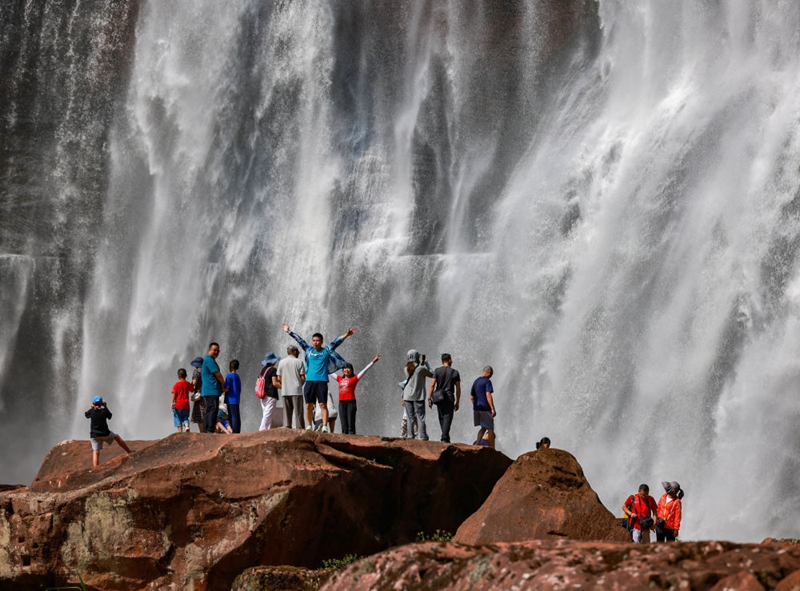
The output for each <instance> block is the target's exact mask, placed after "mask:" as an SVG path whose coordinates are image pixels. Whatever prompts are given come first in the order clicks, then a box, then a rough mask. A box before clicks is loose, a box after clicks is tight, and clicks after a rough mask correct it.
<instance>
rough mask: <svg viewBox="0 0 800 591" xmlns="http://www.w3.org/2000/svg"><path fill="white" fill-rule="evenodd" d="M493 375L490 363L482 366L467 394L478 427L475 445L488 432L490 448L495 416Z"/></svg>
mask: <svg viewBox="0 0 800 591" xmlns="http://www.w3.org/2000/svg"><path fill="white" fill-rule="evenodd" d="M493 375H494V370H493V369H492V366H491V365H487V366H486V367H484V368H483V373H482V374H481V377H479V378H478V379H477V380H475V381H474V382H473V383H472V390H471V391H470V395H469V398H470V400H471V401H472V410H473V414H474V418H475V426H476V427H480V430H479V431H478V438H477V439H476V440H475V445H480V443H481V439H483V434H484V433H487V432H488V436H489V447H491V448H492V449H494V417H495V416H497V413H496V412H495V410H494V399H493V398H492V394H494V387H493V386H492V380H491V377H492V376H493Z"/></svg>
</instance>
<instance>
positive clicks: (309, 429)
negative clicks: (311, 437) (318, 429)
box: [306, 425, 314, 431]
mask: <svg viewBox="0 0 800 591" xmlns="http://www.w3.org/2000/svg"><path fill="white" fill-rule="evenodd" d="M313 430H314V428H313V427H312V426H311V425H306V431H313Z"/></svg>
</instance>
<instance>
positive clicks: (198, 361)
mask: <svg viewBox="0 0 800 591" xmlns="http://www.w3.org/2000/svg"><path fill="white" fill-rule="evenodd" d="M191 366H192V367H193V368H194V372H192V387H193V388H194V394H192V402H193V404H192V422H193V423H195V424H196V425H197V428H198V430H199V431H200V433H202V432H203V421H205V417H206V399H205V398H203V397H202V396H200V393H201V391H202V389H203V358H202V357H195V358H194V361H192V363H191Z"/></svg>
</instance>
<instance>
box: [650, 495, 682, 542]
mask: <svg viewBox="0 0 800 591" xmlns="http://www.w3.org/2000/svg"><path fill="white" fill-rule="evenodd" d="M661 486H663V487H664V490H665V491H667V492H665V493H664V495H663V496H662V497H661V498H660V499H659V501H658V511H657V512H656V518H657V519H656V540H657V541H659V542H674V541H675V539H676V538H677V537H678V530H679V529H680V528H681V508H682V507H681V499H682V498H683V490H681V485H680V484H678V483H677V482H675V481H673V482H662V483H661Z"/></svg>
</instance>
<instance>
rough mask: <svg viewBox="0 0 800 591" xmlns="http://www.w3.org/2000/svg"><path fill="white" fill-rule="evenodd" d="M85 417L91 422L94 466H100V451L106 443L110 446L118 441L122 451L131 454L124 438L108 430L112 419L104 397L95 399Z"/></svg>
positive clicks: (90, 431)
mask: <svg viewBox="0 0 800 591" xmlns="http://www.w3.org/2000/svg"><path fill="white" fill-rule="evenodd" d="M84 415H85V416H86V418H87V419H89V420H91V426H90V430H89V438H90V439H91V440H92V466H94V467H97V466H98V465H99V464H100V450H101V449H103V444H104V443H108V444H109V445H110V444H111V443H114V442H115V441H116V442H117V443H119V445H120V447H121V448H122V449H124V450H125V451H126V452H128V453H131V448H130V447H128V444H127V443H125V442H124V441H123V440H122V437H120V436H119V435H117V434H116V433H114V432H113V431H112V430H111V429H109V428H108V419H110V418H111V411H110V410H108V405H107V404H106V402H105V401H104V400H103V397H102V396H95V397H94V399H93V400H92V406H90V407H89V410H87V411H86V412H85V413H84Z"/></svg>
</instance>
